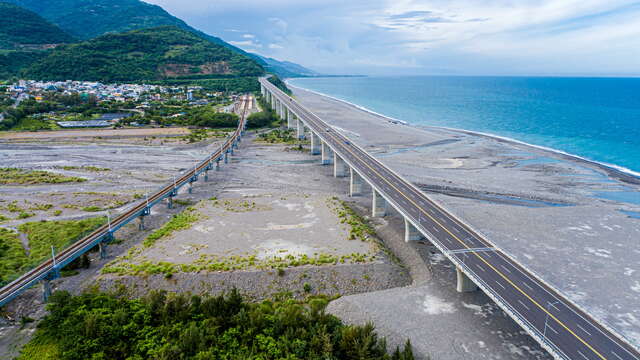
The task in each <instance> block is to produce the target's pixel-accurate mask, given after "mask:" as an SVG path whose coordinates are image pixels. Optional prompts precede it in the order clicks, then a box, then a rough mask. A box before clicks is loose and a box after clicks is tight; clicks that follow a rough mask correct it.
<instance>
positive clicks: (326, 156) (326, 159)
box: [322, 142, 333, 165]
mask: <svg viewBox="0 0 640 360" xmlns="http://www.w3.org/2000/svg"><path fill="white" fill-rule="evenodd" d="M332 162H333V150H331V148H330V147H329V145H327V143H325V142H323V143H322V165H330V164H331V163H332Z"/></svg>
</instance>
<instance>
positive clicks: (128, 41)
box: [24, 26, 263, 82]
mask: <svg viewBox="0 0 640 360" xmlns="http://www.w3.org/2000/svg"><path fill="white" fill-rule="evenodd" d="M262 73H263V69H262V68H261V67H260V65H258V64H257V63H256V62H254V61H253V60H251V59H249V58H248V57H246V56H243V55H241V54H239V53H236V52H234V51H231V50H230V49H228V48H226V47H223V46H220V45H217V44H213V43H211V42H210V41H207V40H204V39H202V38H201V37H198V36H196V35H194V34H193V33H190V32H187V31H185V30H182V29H179V28H176V27H173V26H164V27H158V28H152V29H143V30H134V31H130V32H126V33H121V34H108V35H104V36H100V37H98V38H96V39H93V40H89V41H86V42H83V43H80V44H74V45H65V46H61V47H58V48H56V49H55V50H53V51H52V52H51V53H50V54H49V55H48V56H47V57H45V58H44V59H42V60H40V61H37V62H36V63H34V64H33V65H32V66H30V67H28V68H27V69H26V70H25V71H24V75H25V76H26V77H28V78H32V79H42V80H65V79H74V80H86V81H101V82H118V81H143V80H163V79H196V80H197V79H204V78H220V77H242V76H258V75H261V74H262Z"/></svg>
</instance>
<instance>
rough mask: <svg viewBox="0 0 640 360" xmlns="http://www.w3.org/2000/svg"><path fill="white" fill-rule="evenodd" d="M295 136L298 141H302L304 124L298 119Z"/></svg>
mask: <svg viewBox="0 0 640 360" xmlns="http://www.w3.org/2000/svg"><path fill="white" fill-rule="evenodd" d="M297 120H298V121H297V125H298V126H297V134H298V139H304V124H303V123H302V121H301V120H300V119H297Z"/></svg>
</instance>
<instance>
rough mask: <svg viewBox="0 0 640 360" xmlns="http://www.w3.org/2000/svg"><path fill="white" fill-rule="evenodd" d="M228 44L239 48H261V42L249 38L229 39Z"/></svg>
mask: <svg viewBox="0 0 640 360" xmlns="http://www.w3.org/2000/svg"><path fill="white" fill-rule="evenodd" d="M229 44H231V45H234V46H237V47H240V48H261V47H262V44H260V43H257V42H255V41H251V40H243V41H229Z"/></svg>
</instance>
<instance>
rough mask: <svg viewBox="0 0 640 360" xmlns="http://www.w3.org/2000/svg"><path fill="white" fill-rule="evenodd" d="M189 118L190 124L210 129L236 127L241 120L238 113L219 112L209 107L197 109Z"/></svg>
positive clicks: (188, 122)
mask: <svg viewBox="0 0 640 360" xmlns="http://www.w3.org/2000/svg"><path fill="white" fill-rule="evenodd" d="M188 119H189V120H188V121H187V124H188V125H195V126H199V127H206V128H210V129H215V128H236V127H238V121H239V120H240V118H239V117H238V115H236V114H231V113H219V112H216V111H215V110H210V109H207V107H204V108H197V109H195V110H194V111H192V112H191V115H190V116H189V117H188Z"/></svg>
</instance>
